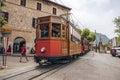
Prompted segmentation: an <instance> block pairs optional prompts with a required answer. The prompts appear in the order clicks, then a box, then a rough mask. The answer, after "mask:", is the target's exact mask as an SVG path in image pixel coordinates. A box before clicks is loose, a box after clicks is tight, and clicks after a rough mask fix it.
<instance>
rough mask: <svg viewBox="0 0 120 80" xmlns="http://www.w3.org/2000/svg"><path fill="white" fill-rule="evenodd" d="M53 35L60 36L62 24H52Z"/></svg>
mask: <svg viewBox="0 0 120 80" xmlns="http://www.w3.org/2000/svg"><path fill="white" fill-rule="evenodd" d="M52 37H60V24H52Z"/></svg>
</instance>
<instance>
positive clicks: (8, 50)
mask: <svg viewBox="0 0 120 80" xmlns="http://www.w3.org/2000/svg"><path fill="white" fill-rule="evenodd" d="M6 52H7V55H10V54H11V45H9V46H8V49H7V51H6Z"/></svg>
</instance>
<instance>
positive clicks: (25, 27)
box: [3, 0, 71, 53]
mask: <svg viewBox="0 0 120 80" xmlns="http://www.w3.org/2000/svg"><path fill="white" fill-rule="evenodd" d="M5 4H6V6H5V7H4V8H3V9H4V11H5V12H7V13H8V15H7V16H8V24H6V25H5V26H3V28H5V29H10V30H12V32H11V35H10V36H8V37H4V46H5V48H7V46H8V45H9V44H10V45H11V47H12V52H13V53H19V52H20V50H21V46H22V45H23V44H26V47H27V53H30V50H31V48H32V47H33V46H34V40H35V38H36V30H35V28H36V25H37V23H36V19H37V18H38V17H43V16H48V15H56V16H60V15H62V14H67V13H69V12H70V10H71V9H70V8H68V7H66V6H63V5H60V4H58V3H55V2H52V1H50V0H6V1H5Z"/></svg>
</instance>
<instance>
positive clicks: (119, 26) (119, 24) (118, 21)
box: [114, 16, 120, 35]
mask: <svg viewBox="0 0 120 80" xmlns="http://www.w3.org/2000/svg"><path fill="white" fill-rule="evenodd" d="M114 24H115V27H116V29H115V33H117V34H118V35H120V16H119V17H117V18H115V19H114Z"/></svg>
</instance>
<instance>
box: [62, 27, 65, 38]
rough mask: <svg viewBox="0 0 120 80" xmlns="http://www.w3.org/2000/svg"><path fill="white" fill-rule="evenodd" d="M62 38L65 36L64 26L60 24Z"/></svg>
mask: <svg viewBox="0 0 120 80" xmlns="http://www.w3.org/2000/svg"><path fill="white" fill-rule="evenodd" d="M62 38H65V26H62Z"/></svg>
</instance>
